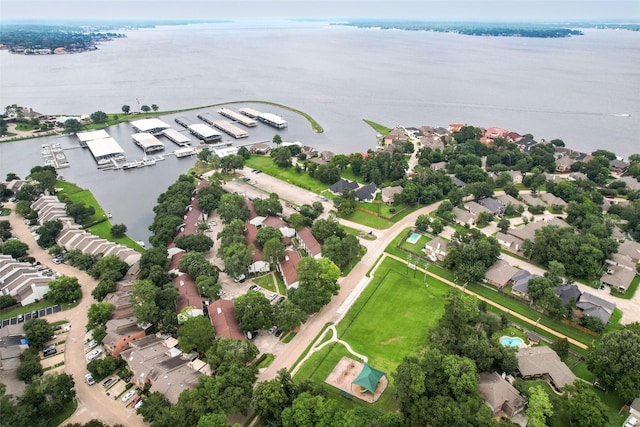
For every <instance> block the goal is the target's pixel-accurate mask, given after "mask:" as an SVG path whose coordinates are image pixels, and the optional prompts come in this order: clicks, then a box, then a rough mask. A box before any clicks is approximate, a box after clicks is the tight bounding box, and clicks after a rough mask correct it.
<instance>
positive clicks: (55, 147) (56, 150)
mask: <svg viewBox="0 0 640 427" xmlns="http://www.w3.org/2000/svg"><path fill="white" fill-rule="evenodd" d="M42 159H43V160H44V165H45V166H53V167H54V168H56V169H63V168H68V167H69V166H70V164H69V160H68V159H67V156H66V154H64V150H63V149H62V146H61V145H60V144H43V145H42Z"/></svg>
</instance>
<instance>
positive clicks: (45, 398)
mask: <svg viewBox="0 0 640 427" xmlns="http://www.w3.org/2000/svg"><path fill="white" fill-rule="evenodd" d="M74 386H75V383H74V381H73V377H72V376H71V375H67V374H57V373H54V374H50V375H45V376H44V377H42V378H40V379H38V380H36V381H34V382H33V383H31V384H29V385H27V387H26V388H25V390H24V393H23V394H22V396H20V397H14V396H12V395H8V394H6V386H5V385H4V384H1V383H0V414H2V419H1V420H0V423H1V424H2V425H3V426H16V427H40V426H42V427H46V426H49V425H51V423H52V421H53V420H54V419H55V418H56V417H57V416H58V415H59V414H60V413H62V412H64V411H65V409H66V408H67V407H68V405H70V404H71V402H72V400H73V399H74V397H75V395H76V392H75V389H74Z"/></svg>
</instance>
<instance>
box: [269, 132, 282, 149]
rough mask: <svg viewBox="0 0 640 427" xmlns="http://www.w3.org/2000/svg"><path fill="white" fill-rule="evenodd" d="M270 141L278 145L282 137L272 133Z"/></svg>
mask: <svg viewBox="0 0 640 427" xmlns="http://www.w3.org/2000/svg"><path fill="white" fill-rule="evenodd" d="M271 142H273V143H274V144H275V145H276V147H280V144H282V137H281V136H280V135H279V134H277V133H276V134H275V135H273V138H272V139H271Z"/></svg>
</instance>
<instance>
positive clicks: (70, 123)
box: [62, 119, 82, 133]
mask: <svg viewBox="0 0 640 427" xmlns="http://www.w3.org/2000/svg"><path fill="white" fill-rule="evenodd" d="M62 127H64V130H66V131H67V132H69V133H78V132H80V131H81V130H82V123H80V122H79V121H78V120H76V119H67V120H65V121H64V124H63V125H62Z"/></svg>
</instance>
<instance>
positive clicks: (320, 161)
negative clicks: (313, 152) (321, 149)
mask: <svg viewBox="0 0 640 427" xmlns="http://www.w3.org/2000/svg"><path fill="white" fill-rule="evenodd" d="M308 160H309V163H315V164H316V165H318V166H320V165H326V164H327V163H329V162H327V161H326V160H325V159H323V158H320V157H312V158H310V159H308Z"/></svg>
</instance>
